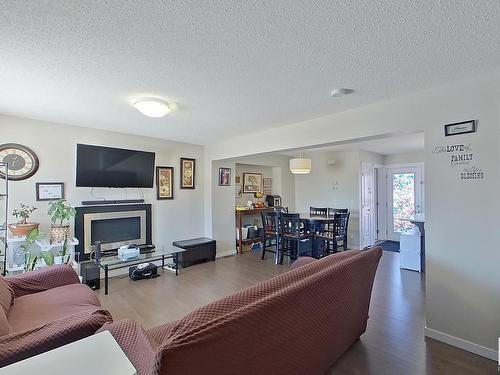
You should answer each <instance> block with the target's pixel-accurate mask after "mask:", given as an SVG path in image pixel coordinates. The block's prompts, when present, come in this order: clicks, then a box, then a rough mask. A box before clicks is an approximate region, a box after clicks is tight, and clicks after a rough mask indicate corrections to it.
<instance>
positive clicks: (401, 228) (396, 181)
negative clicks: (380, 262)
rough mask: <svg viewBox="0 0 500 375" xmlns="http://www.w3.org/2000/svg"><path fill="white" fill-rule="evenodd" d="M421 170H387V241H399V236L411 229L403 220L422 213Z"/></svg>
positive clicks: (409, 168)
mask: <svg viewBox="0 0 500 375" xmlns="http://www.w3.org/2000/svg"><path fill="white" fill-rule="evenodd" d="M422 190H423V180H422V168H421V167H408V168H389V169H388V170H387V239H389V240H391V241H399V235H400V234H401V233H403V232H406V231H408V230H409V229H411V228H412V227H413V224H411V223H410V222H409V221H407V220H403V219H405V218H408V217H410V216H413V215H415V214H417V213H423V212H424V207H423V203H422Z"/></svg>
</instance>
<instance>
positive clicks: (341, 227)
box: [314, 212, 350, 257]
mask: <svg viewBox="0 0 500 375" xmlns="http://www.w3.org/2000/svg"><path fill="white" fill-rule="evenodd" d="M349 215H350V213H349V212H347V213H346V212H342V213H336V214H334V216H333V220H331V219H330V220H328V219H327V220H319V221H317V223H318V224H317V226H316V228H317V229H316V231H315V236H314V238H315V240H316V242H317V243H318V246H317V247H318V249H319V251H317V254H319V257H321V256H325V255H329V254H334V253H336V252H338V251H340V250H339V248H342V250H344V251H345V250H347V227H348V225H349Z"/></svg>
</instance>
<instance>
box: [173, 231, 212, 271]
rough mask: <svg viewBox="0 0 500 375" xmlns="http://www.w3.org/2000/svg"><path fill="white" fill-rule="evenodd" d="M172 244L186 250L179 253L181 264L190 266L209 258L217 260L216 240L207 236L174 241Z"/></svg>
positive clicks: (181, 265)
mask: <svg viewBox="0 0 500 375" xmlns="http://www.w3.org/2000/svg"><path fill="white" fill-rule="evenodd" d="M172 245H174V246H175V247H179V248H181V249H184V250H186V251H185V252H182V253H180V254H179V266H180V267H182V268H186V267H189V266H191V265H193V264H196V263H201V262H205V261H207V260H213V261H215V249H216V242H215V240H213V239H211V238H207V237H200V238H193V239H190V240H182V241H175V242H172Z"/></svg>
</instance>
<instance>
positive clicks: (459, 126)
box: [444, 120, 476, 137]
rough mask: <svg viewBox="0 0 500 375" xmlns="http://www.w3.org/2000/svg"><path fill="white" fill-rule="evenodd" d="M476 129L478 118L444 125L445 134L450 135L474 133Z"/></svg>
mask: <svg viewBox="0 0 500 375" xmlns="http://www.w3.org/2000/svg"><path fill="white" fill-rule="evenodd" d="M475 131H476V120H469V121H462V122H456V123H454V124H448V125H445V126H444V135H445V136H446V137H449V136H450V135H459V134H467V133H474V132H475Z"/></svg>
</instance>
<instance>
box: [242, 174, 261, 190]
mask: <svg viewBox="0 0 500 375" xmlns="http://www.w3.org/2000/svg"><path fill="white" fill-rule="evenodd" d="M261 191H262V173H243V194H254V193H259V192H261Z"/></svg>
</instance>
